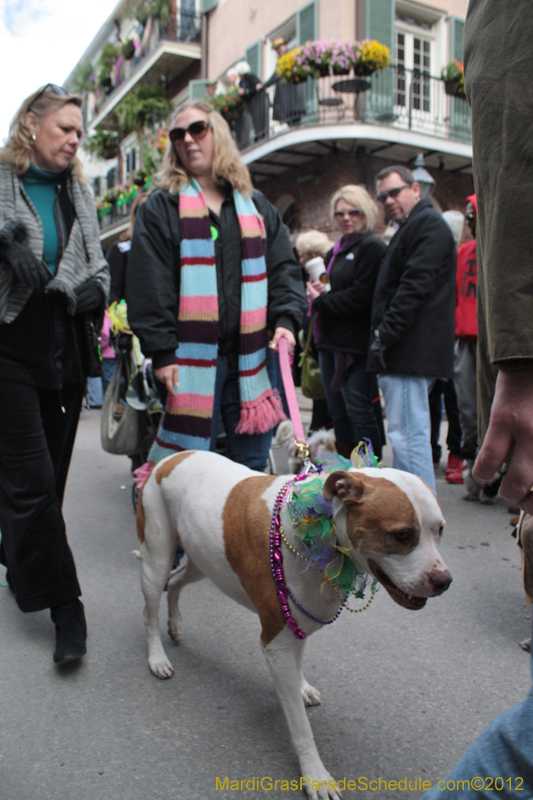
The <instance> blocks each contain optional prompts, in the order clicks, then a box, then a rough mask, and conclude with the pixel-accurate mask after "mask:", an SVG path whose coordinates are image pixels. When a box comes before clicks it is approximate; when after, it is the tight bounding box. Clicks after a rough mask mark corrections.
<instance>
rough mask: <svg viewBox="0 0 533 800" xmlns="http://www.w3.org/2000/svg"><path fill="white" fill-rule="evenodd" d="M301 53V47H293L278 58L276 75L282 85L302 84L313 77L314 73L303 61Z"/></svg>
mask: <svg viewBox="0 0 533 800" xmlns="http://www.w3.org/2000/svg"><path fill="white" fill-rule="evenodd" d="M302 52H303V47H295V48H293V49H292V50H287V52H286V53H284V54H283V55H282V56H280V57H279V59H278V64H277V67H276V75H277V76H278V78H281V80H282V81H283V82H284V83H303V82H304V81H306V80H307V78H309V77H313V72H314V71H313V70H312V69H311V68H310V66H309V64H308V63H307V62H306V61H305V58H304V57H303V55H302Z"/></svg>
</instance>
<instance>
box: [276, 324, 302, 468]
mask: <svg viewBox="0 0 533 800" xmlns="http://www.w3.org/2000/svg"><path fill="white" fill-rule="evenodd" d="M278 349H279V363H280V367H281V377H282V380H283V387H284V389H285V397H286V398H287V405H288V406H289V416H290V418H291V422H292V427H293V429H294V443H295V444H296V447H297V448H298V456H299V457H300V458H301V459H302V461H305V459H306V458H309V448H308V447H307V439H306V438H305V433H304V429H303V425H302V418H301V416H300V409H299V407H298V400H297V399H296V391H295V389H294V381H293V379H292V372H291V365H290V362H289V351H288V349H287V340H286V339H284V338H283V337H282V338H281V339H280V340H279V342H278Z"/></svg>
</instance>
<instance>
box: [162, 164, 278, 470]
mask: <svg viewBox="0 0 533 800" xmlns="http://www.w3.org/2000/svg"><path fill="white" fill-rule="evenodd" d="M233 201H234V203H235V210H236V212H237V218H238V221H239V227H240V231H241V237H242V262H241V315H240V336H239V388H240V396H241V414H240V420H239V424H238V426H237V428H236V432H237V433H244V434H256V433H266V432H267V431H269V430H271V429H272V428H274V427H275V426H276V425H277V423H278V422H279V421H280V420H281V419H284V418H285V415H284V413H283V407H282V405H281V400H280V398H279V395H278V393H277V391H276V390H273V389H272V387H271V385H270V381H269V378H268V373H267V369H266V319H267V273H266V262H265V252H266V233H265V226H264V223H263V220H262V218H261V216H260V215H259V214H258V212H257V209H256V207H255V205H254V203H253V201H252V199H251V198H250V197H246V196H244V195H242V194H240V193H239V192H237V191H234V192H233ZM179 215H180V230H181V245H180V256H181V265H180V266H181V268H180V300H179V310H178V341H179V348H178V350H177V351H176V356H177V360H178V367H179V389H178V394H177V395H176V396H173V395H171V394H169V396H168V399H167V405H166V408H165V414H164V415H163V419H162V420H161V424H160V427H159V430H158V433H157V436H156V438H155V442H154V444H153V446H152V449H151V451H150V456H149V459H150V461H152V462H158V461H160V460H161V459H162V458H164V457H165V456H168V455H170V454H171V453H172V452H179V451H181V450H209V448H210V445H211V423H212V416H213V400H214V393H215V378H216V364H217V355H218V292H217V271H216V264H215V245H214V241H213V237H212V235H211V225H210V220H209V211H208V209H207V204H206V202H205V198H204V196H203V194H202V190H201V189H200V187H199V185H198V183H197V182H196V181H195V180H194V178H192V179H191V182H190V184H189V186H188V187H187V189H185V190H184V191H182V192H181V193H180V198H179Z"/></svg>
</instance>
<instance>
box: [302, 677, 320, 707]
mask: <svg viewBox="0 0 533 800" xmlns="http://www.w3.org/2000/svg"><path fill="white" fill-rule="evenodd" d="M302 697H303V700H304V705H306V706H319V705H320V703H321V702H322V698H321V697H320V692H319V691H318V689H315V687H314V686H311V684H310V683H307V681H306V682H305V683H304V685H303V686H302Z"/></svg>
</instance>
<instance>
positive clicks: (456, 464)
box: [446, 453, 465, 483]
mask: <svg viewBox="0 0 533 800" xmlns="http://www.w3.org/2000/svg"><path fill="white" fill-rule="evenodd" d="M464 468H465V463H464V461H463V459H462V458H460V456H454V455H452V454H451V453H450V454H449V455H448V463H447V464H446V480H447V479H448V475H451V474H452V473H453V472H462V471H463V469H464ZM461 483H462V481H461Z"/></svg>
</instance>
